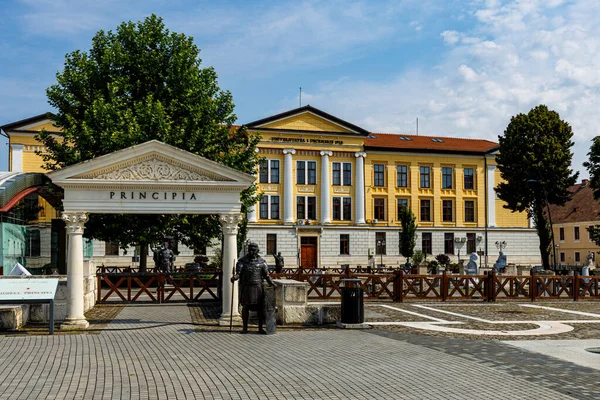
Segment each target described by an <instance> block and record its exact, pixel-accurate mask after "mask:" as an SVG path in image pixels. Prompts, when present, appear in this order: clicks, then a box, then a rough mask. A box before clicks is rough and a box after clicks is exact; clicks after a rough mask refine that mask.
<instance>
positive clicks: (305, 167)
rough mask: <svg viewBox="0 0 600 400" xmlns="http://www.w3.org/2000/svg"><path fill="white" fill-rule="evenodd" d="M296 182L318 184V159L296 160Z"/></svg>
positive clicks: (299, 183)
mask: <svg viewBox="0 0 600 400" xmlns="http://www.w3.org/2000/svg"><path fill="white" fill-rule="evenodd" d="M296 183H297V184H298V185H304V184H308V185H316V184H317V162H316V161H296Z"/></svg>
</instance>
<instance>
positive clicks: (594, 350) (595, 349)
mask: <svg viewBox="0 0 600 400" xmlns="http://www.w3.org/2000/svg"><path fill="white" fill-rule="evenodd" d="M585 351H589V352H590V353H595V354H600V347H588V348H587V349H585Z"/></svg>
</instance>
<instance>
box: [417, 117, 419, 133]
mask: <svg viewBox="0 0 600 400" xmlns="http://www.w3.org/2000/svg"><path fill="white" fill-rule="evenodd" d="M417 136H419V118H417Z"/></svg>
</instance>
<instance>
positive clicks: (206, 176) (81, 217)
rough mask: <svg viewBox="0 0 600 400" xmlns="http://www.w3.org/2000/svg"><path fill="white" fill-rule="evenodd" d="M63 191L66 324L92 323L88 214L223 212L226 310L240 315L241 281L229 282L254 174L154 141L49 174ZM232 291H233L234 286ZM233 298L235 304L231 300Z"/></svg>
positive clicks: (224, 315)
mask: <svg viewBox="0 0 600 400" xmlns="http://www.w3.org/2000/svg"><path fill="white" fill-rule="evenodd" d="M48 177H49V178H50V179H52V182H53V183H54V184H56V185H58V186H60V187H62V188H63V190H64V200H63V208H64V212H63V215H62V218H63V220H64V221H65V222H66V225H67V234H68V237H69V239H68V244H69V246H68V256H67V291H68V295H67V317H66V319H65V322H64V323H63V325H62V326H61V328H68V329H86V328H87V327H88V325H89V324H88V322H87V321H86V319H85V316H84V299H83V297H84V286H83V285H84V283H83V236H82V235H83V229H84V224H85V222H86V221H87V219H88V214H89V213H115V214H219V215H220V220H221V225H222V227H223V242H224V243H223V250H224V251H223V266H224V268H223V297H222V306H223V308H222V309H223V312H222V314H221V319H220V321H221V322H223V323H229V318H230V316H233V317H235V318H236V319H237V318H239V313H238V307H237V296H236V295H235V294H236V292H237V286H236V285H235V284H232V283H231V281H230V279H229V278H230V277H231V270H230V269H229V268H228V266H230V265H234V263H235V262H236V258H237V254H238V252H237V230H238V223H239V222H240V220H241V215H240V211H241V202H240V192H241V191H242V190H244V189H246V188H247V187H249V186H250V185H251V184H252V183H253V182H254V180H255V178H254V176H252V175H249V174H245V173H242V172H239V171H237V170H235V169H232V168H229V167H226V166H224V165H222V164H219V163H216V162H214V161H210V160H208V159H206V158H203V157H200V156H197V155H195V154H192V153H189V152H187V151H184V150H181V149H178V148H176V147H173V146H170V145H167V144H165V143H162V142H159V141H156V140H152V141H149V142H146V143H142V144H139V145H136V146H133V147H129V148H126V149H123V150H120V151H117V152H114V153H111V154H107V155H104V156H102V157H97V158H95V159H93V160H88V161H84V162H82V163H79V164H75V165H71V166H69V167H66V168H63V169H61V170H58V171H53V172H51V173H49V174H48ZM232 292H233V293H232ZM232 295H233V299H234V304H233V307H232V305H231V303H230V301H229V300H228V299H230V298H232Z"/></svg>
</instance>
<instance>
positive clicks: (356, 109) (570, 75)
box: [312, 0, 600, 176]
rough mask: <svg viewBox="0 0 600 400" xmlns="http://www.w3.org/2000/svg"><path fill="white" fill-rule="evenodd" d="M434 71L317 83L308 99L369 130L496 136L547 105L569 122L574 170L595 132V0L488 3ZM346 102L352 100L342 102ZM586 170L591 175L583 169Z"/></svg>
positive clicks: (452, 34)
mask: <svg viewBox="0 0 600 400" xmlns="http://www.w3.org/2000/svg"><path fill="white" fill-rule="evenodd" d="M479 7H480V9H478V10H474V11H473V14H472V15H474V16H475V18H476V21H477V22H476V24H475V25H474V26H472V27H470V28H469V29H467V30H464V31H461V30H442V32H441V35H440V41H441V42H444V43H445V44H447V45H449V46H451V48H450V52H449V53H448V54H447V55H446V56H444V58H443V59H440V60H439V62H438V64H437V65H436V66H435V68H431V69H419V70H413V71H408V72H406V71H400V72H399V73H398V74H397V75H396V76H395V77H393V78H392V79H390V80H388V81H385V82H381V81H375V80H369V79H363V80H361V81H358V82H356V81H343V82H337V83H334V84H323V85H322V86H321V87H319V88H318V90H317V91H315V93H312V94H313V96H314V98H315V99H314V100H313V105H315V106H317V107H319V106H321V107H323V108H325V109H326V110H327V111H329V112H332V113H334V114H337V115H339V116H340V117H342V118H347V119H348V120H349V121H351V122H354V123H356V124H358V125H363V126H364V127H365V128H368V129H371V130H373V131H387V132H389V131H391V132H407V133H410V132H414V126H415V122H414V121H415V119H416V118H417V117H418V118H419V125H420V132H421V133H423V134H435V135H446V136H460V137H479V138H487V139H490V140H495V141H497V140H498V135H500V134H502V133H503V131H504V129H505V128H506V125H507V124H508V123H509V122H510V117H511V116H513V115H516V114H517V113H527V112H528V111H529V110H530V109H531V108H533V107H535V106H536V105H538V104H541V103H543V104H546V105H548V107H550V108H551V109H554V110H556V111H557V112H559V113H560V115H561V118H563V119H564V120H566V121H567V122H569V123H570V124H571V126H572V127H573V131H574V134H575V135H574V141H575V143H576V145H575V148H574V151H575V157H574V159H573V168H574V169H575V170H583V167H582V166H581V163H582V162H583V161H585V159H586V154H587V152H588V151H589V146H590V144H591V143H590V140H591V139H592V138H593V137H594V136H597V135H600V113H598V109H600V25H599V24H598V23H597V21H600V10H599V8H598V7H597V4H596V2H595V1H591V0H580V1H577V2H563V1H552V2H548V1H546V0H535V1H511V2H499V1H488V2H487V3H480V5H479ZM347 99H352V101H351V102H348V100H347ZM582 175H583V176H587V172H582Z"/></svg>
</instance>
